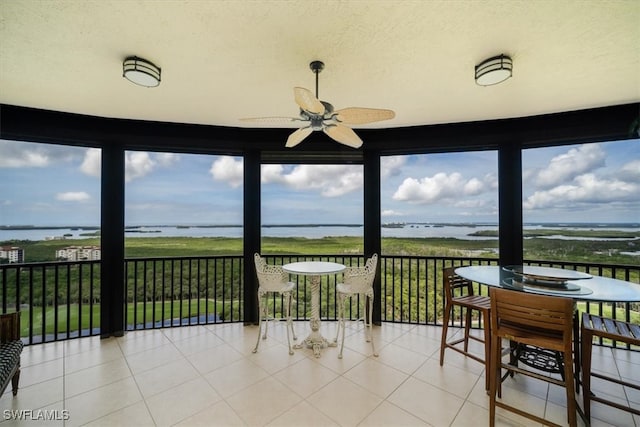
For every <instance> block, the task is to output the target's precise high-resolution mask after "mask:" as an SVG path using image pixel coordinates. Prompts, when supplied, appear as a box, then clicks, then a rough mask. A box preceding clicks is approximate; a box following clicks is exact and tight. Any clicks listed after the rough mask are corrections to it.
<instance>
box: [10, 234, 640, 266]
mask: <svg viewBox="0 0 640 427" xmlns="http://www.w3.org/2000/svg"><path fill="white" fill-rule="evenodd" d="M491 233H493V232H490V234H491ZM535 233H536V235H537V236H549V235H552V234H551V233H553V234H558V231H557V230H535ZM594 233H595V234H597V235H598V236H600V234H599V233H600V231H599V230H585V231H582V232H581V233H580V235H579V236H576V237H589V236H590V237H595V235H594ZM608 233H610V232H608ZM618 237H623V236H618ZM624 237H629V236H627V235H626V234H625V235H624ZM2 244H12V245H18V246H20V247H22V248H23V249H24V250H25V258H26V259H25V261H26V262H45V261H54V260H55V252H56V250H57V249H62V248H64V247H67V246H72V245H96V246H99V245H100V239H99V238H89V239H76V240H49V241H11V242H0V245H2ZM381 244H382V255H414V256H462V257H471V256H475V257H490V258H497V256H498V255H497V252H498V241H497V240H463V239H455V238H399V237H387V238H383V239H382V242H381ZM261 245H262V253H263V254H271V255H277V254H300V255H307V254H361V253H362V252H363V239H362V238H361V237H348V236H337V237H324V238H319V239H307V238H303V237H265V238H263V239H262V243H261ZM638 250H640V241H633V240H580V239H576V240H569V239H549V238H544V237H530V238H529V237H528V238H526V239H525V241H524V257H525V259H537V260H549V261H576V262H592V263H596V264H628V265H638V263H639V262H640V259H639V258H638V256H633V255H625V254H623V253H621V252H633V251H638ZM211 255H242V239H239V238H226V237H132V238H127V239H126V240H125V256H126V257H127V258H135V257H176V256H211Z"/></svg>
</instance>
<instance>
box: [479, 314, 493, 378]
mask: <svg viewBox="0 0 640 427" xmlns="http://www.w3.org/2000/svg"><path fill="white" fill-rule="evenodd" d="M480 316H481V317H482V322H483V325H482V328H483V330H484V375H485V379H484V388H485V390H489V383H490V378H489V363H490V361H491V330H490V329H489V323H488V322H489V319H488V317H489V316H485V315H483V314H482V313H480Z"/></svg>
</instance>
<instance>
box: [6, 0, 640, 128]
mask: <svg viewBox="0 0 640 427" xmlns="http://www.w3.org/2000/svg"><path fill="white" fill-rule="evenodd" d="M0 26H1V27H0V102H1V103H4V104H11V105H19V106H28V107H35V108H44V109H49V110H56V111H65V112H73V113H81V114H88V115H95V116H102V117H117V118H132V119H145V120H155V121H168V122H183V123H199V124H213V125H224V126H237V127H246V126H254V127H255V126H256V125H255V124H251V123H244V122H240V121H238V119H239V118H242V117H254V116H295V115H297V113H298V108H297V106H296V105H295V103H294V100H293V87H294V86H302V87H306V88H308V89H310V90H312V91H313V90H314V89H315V88H314V85H315V80H314V75H313V73H312V72H311V71H310V69H309V62H311V61H312V60H322V61H323V62H324V63H325V64H326V66H325V70H324V71H323V72H322V73H321V74H320V98H321V99H323V100H326V101H329V102H331V103H332V104H333V105H334V106H335V107H336V108H345V107H352V106H356V107H372V108H389V109H393V110H395V112H396V118H395V119H393V120H390V121H386V122H380V123H379V124H376V125H368V126H369V127H398V126H413V125H424V124H436V123H448V122H459V121H474V120H485V119H494V118H506V117H521V116H529V115H536V114H543V113H552V112H558V111H568V110H577V109H583V108H591V107H601V106H609V105H617V104H623V103H629V102H637V101H638V100H640V1H638V0H629V1H600V0H598V1H544V0H539V1H513V0H509V1H495V0H487V1H437V0H431V1H426V0H425V1H399V0H398V1H384V0H379V1H311V0H300V1H265V0H258V1H239V0H238V1H221V0H211V1H205V0H199V1H173V0H165V1H129V0H115V1H105V0H99V1H97V0H96V1H94V0H85V1H81V0H77V1H40V0H35V1H34V0H21V1H18V0H15V1H9V0H0ZM500 53H505V54H508V55H510V56H511V57H512V58H513V61H514V72H513V78H511V79H509V80H507V81H506V82H504V83H502V84H500V85H496V86H491V87H480V86H477V85H476V84H475V82H474V79H473V72H474V65H475V64H477V63H479V62H480V61H482V60H483V59H486V58H488V57H490V56H494V55H497V54H500ZM129 55H137V56H141V57H144V58H146V59H148V60H150V61H152V62H155V63H156V64H157V65H159V66H160V67H161V68H162V83H161V84H160V86H159V87H157V88H143V87H139V86H135V85H133V84H132V83H130V82H129V81H127V80H125V79H124V78H122V61H123V59H124V58H125V57H126V56H129ZM280 126H281V125H280ZM362 127H367V126H362Z"/></svg>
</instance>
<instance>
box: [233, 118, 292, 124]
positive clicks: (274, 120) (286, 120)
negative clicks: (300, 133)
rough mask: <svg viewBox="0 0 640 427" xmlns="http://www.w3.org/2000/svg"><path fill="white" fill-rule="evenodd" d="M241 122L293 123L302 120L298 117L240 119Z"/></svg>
mask: <svg viewBox="0 0 640 427" xmlns="http://www.w3.org/2000/svg"><path fill="white" fill-rule="evenodd" d="M238 120H240V121H241V122H256V123H291V122H301V121H302V120H301V119H300V118H297V117H247V118H243V119H238Z"/></svg>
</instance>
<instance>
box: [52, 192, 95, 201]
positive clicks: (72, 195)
mask: <svg viewBox="0 0 640 427" xmlns="http://www.w3.org/2000/svg"><path fill="white" fill-rule="evenodd" d="M90 198H91V196H89V194H88V193H85V192H84V191H67V192H66V193H58V194H56V200H60V201H63V202H84V201H85V200H89V199H90Z"/></svg>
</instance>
